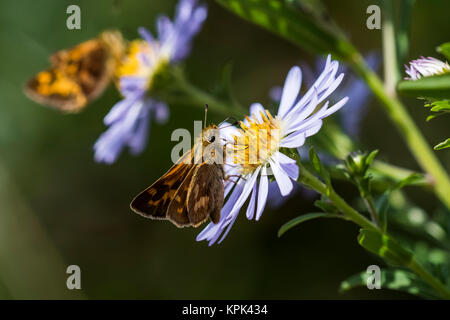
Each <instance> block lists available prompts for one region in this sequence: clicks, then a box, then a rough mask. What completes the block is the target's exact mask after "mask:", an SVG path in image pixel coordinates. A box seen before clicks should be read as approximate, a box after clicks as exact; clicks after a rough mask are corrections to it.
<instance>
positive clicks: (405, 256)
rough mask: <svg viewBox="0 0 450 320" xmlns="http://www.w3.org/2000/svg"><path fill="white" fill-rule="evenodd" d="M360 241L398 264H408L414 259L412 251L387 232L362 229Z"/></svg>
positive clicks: (368, 248) (384, 257) (365, 246)
mask: <svg viewBox="0 0 450 320" xmlns="http://www.w3.org/2000/svg"><path fill="white" fill-rule="evenodd" d="M358 243H359V244H360V245H361V246H362V247H364V248H365V249H367V250H368V251H370V252H372V253H375V254H376V255H378V256H380V257H382V258H383V259H385V260H387V261H389V262H391V263H393V264H396V265H403V266H407V265H409V264H410V262H411V261H412V259H413V255H412V253H411V252H410V251H408V250H406V249H404V248H403V247H402V246H400V244H398V243H397V242H396V241H395V240H393V239H392V238H390V237H389V236H388V235H387V234H381V233H379V232H377V231H372V230H368V229H361V230H360V232H359V235H358Z"/></svg>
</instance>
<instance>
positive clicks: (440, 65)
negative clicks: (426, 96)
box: [405, 57, 450, 80]
mask: <svg viewBox="0 0 450 320" xmlns="http://www.w3.org/2000/svg"><path fill="white" fill-rule="evenodd" d="M405 69H406V70H405V71H406V74H407V75H408V77H405V80H417V79H420V78H422V77H429V76H434V75H439V74H444V73H448V72H450V65H449V64H448V62H442V61H441V60H438V59H436V58H433V57H427V58H425V57H420V59H416V60H413V61H411V62H410V63H409V66H407V65H405Z"/></svg>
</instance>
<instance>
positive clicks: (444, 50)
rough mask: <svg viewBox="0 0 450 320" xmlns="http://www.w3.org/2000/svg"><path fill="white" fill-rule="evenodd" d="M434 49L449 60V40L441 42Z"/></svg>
mask: <svg viewBox="0 0 450 320" xmlns="http://www.w3.org/2000/svg"><path fill="white" fill-rule="evenodd" d="M436 51H437V52H439V53H440V54H442V55H444V56H445V57H446V58H447V60H450V42H446V43H443V44H441V45H440V46H439V47H437V48H436Z"/></svg>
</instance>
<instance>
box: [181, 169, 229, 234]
mask: <svg viewBox="0 0 450 320" xmlns="http://www.w3.org/2000/svg"><path fill="white" fill-rule="evenodd" d="M223 178H224V174H223V167H222V166H220V165H217V164H208V163H202V164H201V165H199V168H198V169H197V170H196V172H195V175H194V177H193V178H192V181H191V185H190V188H189V194H188V199H187V207H188V216H189V221H190V222H191V224H192V225H193V226H195V227H196V226H198V225H200V224H201V223H203V222H204V221H205V220H207V219H208V217H209V218H211V221H212V222H214V223H217V222H219V219H220V210H221V208H222V205H223V194H224V188H223Z"/></svg>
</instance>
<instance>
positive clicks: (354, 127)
mask: <svg viewBox="0 0 450 320" xmlns="http://www.w3.org/2000/svg"><path fill="white" fill-rule="evenodd" d="M365 60H366V63H367V65H368V66H369V67H370V68H371V69H372V70H377V69H378V66H379V64H380V57H379V54H378V53H376V52H370V53H369V54H367V55H366V56H365ZM324 63H325V59H324V58H322V57H320V58H318V59H316V68H315V70H313V69H312V68H311V67H309V66H308V65H306V64H302V65H301V66H302V71H303V75H304V81H305V83H306V85H307V86H312V84H313V83H314V80H315V75H314V74H315V71H317V72H318V71H320V70H321V68H322V65H323V64H324ZM339 71H340V72H342V73H345V74H346V77H345V79H344V80H343V82H342V84H341V85H340V86H339V88H337V89H336V92H335V94H336V96H341V95H344V96H349V97H352V100H351V101H350V103H349V104H348V105H347V106H346V107H345V108H344V109H343V110H342V112H340V117H339V122H340V124H341V127H342V129H343V131H344V132H345V133H347V134H348V135H349V136H351V137H353V138H356V137H357V136H358V135H359V134H360V132H361V125H362V120H363V119H364V117H365V115H366V114H367V106H368V99H369V98H370V96H371V91H370V89H369V88H368V86H367V84H366V83H365V82H364V81H363V80H361V79H360V78H359V77H357V76H356V75H355V74H353V73H351V71H350V70H349V68H348V66H347V65H345V64H343V65H341V66H340V70H339ZM281 92H282V88H281V87H280V86H275V87H273V88H271V89H270V92H269V96H270V98H271V100H272V101H274V102H279V101H280V99H281Z"/></svg>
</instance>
